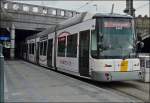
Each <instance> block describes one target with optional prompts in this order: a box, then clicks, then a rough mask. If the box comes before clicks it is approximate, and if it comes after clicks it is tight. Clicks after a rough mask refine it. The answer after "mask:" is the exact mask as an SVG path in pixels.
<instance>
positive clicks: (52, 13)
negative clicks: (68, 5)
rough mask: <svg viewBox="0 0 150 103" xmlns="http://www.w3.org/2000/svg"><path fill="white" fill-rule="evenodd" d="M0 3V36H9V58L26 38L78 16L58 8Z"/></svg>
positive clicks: (8, 2) (73, 12)
mask: <svg viewBox="0 0 150 103" xmlns="http://www.w3.org/2000/svg"><path fill="white" fill-rule="evenodd" d="M0 2H1V8H0V15H1V18H0V22H1V23H0V24H1V25H0V28H1V33H0V35H4V34H9V35H10V40H8V42H10V43H8V44H10V57H11V58H14V56H15V55H14V51H15V46H16V48H17V44H19V42H20V41H21V40H23V39H24V38H25V37H26V36H28V35H32V34H34V33H37V32H39V31H42V30H44V29H45V28H48V27H50V26H53V25H56V24H57V23H59V22H61V21H63V20H66V19H68V18H70V17H73V16H74V15H77V14H78V12H76V11H71V10H64V9H60V8H52V7H46V6H38V5H31V4H24V3H18V2H10V1H6V0H3V1H0ZM15 40H16V41H15ZM6 44H7V43H6ZM8 48H9V47H8ZM16 54H17V53H16Z"/></svg>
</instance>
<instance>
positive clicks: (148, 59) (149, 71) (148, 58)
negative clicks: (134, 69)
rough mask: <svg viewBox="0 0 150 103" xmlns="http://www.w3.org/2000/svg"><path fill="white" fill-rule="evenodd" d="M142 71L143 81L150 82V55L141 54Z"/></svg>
mask: <svg viewBox="0 0 150 103" xmlns="http://www.w3.org/2000/svg"><path fill="white" fill-rule="evenodd" d="M139 58H140V65H141V70H142V73H143V81H144V82H150V78H149V75H150V53H149V54H143V53H141V54H139Z"/></svg>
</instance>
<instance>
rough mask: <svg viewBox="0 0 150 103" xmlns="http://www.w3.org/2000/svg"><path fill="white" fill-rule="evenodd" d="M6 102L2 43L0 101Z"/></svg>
mask: <svg viewBox="0 0 150 103" xmlns="http://www.w3.org/2000/svg"><path fill="white" fill-rule="evenodd" d="M3 102H4V57H3V55H2V45H0V103H3Z"/></svg>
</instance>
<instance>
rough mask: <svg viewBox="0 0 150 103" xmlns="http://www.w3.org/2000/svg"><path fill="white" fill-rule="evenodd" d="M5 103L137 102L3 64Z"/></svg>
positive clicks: (18, 64)
mask: <svg viewBox="0 0 150 103" xmlns="http://www.w3.org/2000/svg"><path fill="white" fill-rule="evenodd" d="M4 66H5V77H4V82H5V83H4V87H5V88H4V91H5V94H4V95H5V102H107V103H108V102H135V103H137V102H141V100H140V99H138V98H136V97H133V96H129V95H126V94H124V93H121V92H117V91H114V90H109V89H105V88H101V87H98V86H95V85H93V84H90V83H87V82H84V81H81V80H78V79H75V78H72V77H70V76H66V75H63V74H61V73H57V72H54V71H51V70H48V69H45V68H43V67H40V66H37V65H34V64H31V63H28V62H25V61H22V60H16V61H5V65H4Z"/></svg>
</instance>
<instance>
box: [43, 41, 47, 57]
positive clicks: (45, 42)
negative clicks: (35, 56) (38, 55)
mask: <svg viewBox="0 0 150 103" xmlns="http://www.w3.org/2000/svg"><path fill="white" fill-rule="evenodd" d="M46 48H47V41H44V48H43V49H44V50H43V55H46Z"/></svg>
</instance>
